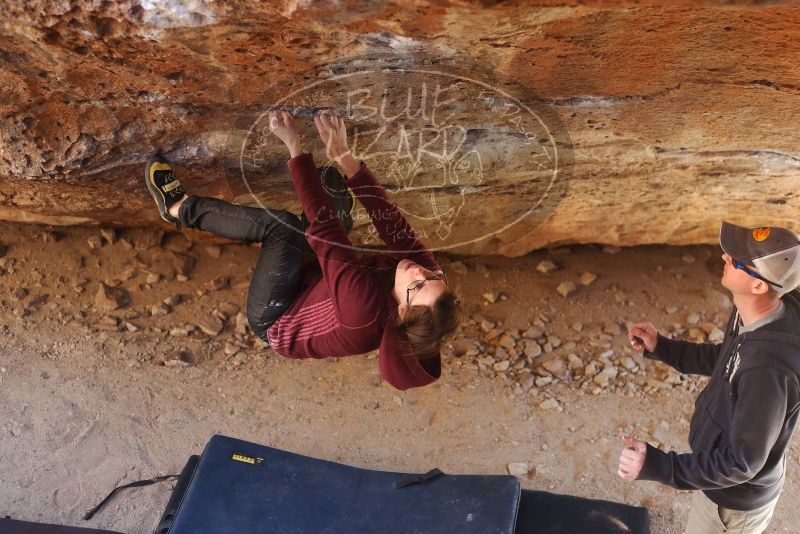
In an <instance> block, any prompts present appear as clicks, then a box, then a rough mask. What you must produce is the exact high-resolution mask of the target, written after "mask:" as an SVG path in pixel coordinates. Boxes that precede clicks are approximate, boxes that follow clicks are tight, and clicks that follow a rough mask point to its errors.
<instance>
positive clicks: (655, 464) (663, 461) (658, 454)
mask: <svg viewBox="0 0 800 534" xmlns="http://www.w3.org/2000/svg"><path fill="white" fill-rule="evenodd" d="M669 466H670V462H669V455H668V454H667V453H666V452H664V451H662V450H661V449H657V448H655V447H653V446H652V445H650V444H649V443H648V444H647V452H646V453H645V456H644V465H643V466H642V470H641V471H640V472H639V476H638V477H637V478H636V480H654V481H656V482H661V483H662V484H667V483H668V482H667V481H668V480H669Z"/></svg>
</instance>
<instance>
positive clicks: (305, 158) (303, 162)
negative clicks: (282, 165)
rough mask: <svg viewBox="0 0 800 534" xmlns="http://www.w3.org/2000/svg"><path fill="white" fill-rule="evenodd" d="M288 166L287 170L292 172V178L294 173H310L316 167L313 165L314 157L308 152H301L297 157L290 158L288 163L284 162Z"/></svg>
mask: <svg viewBox="0 0 800 534" xmlns="http://www.w3.org/2000/svg"><path fill="white" fill-rule="evenodd" d="M286 164H287V165H288V166H289V170H290V171H291V172H292V176H294V173H295V172H303V171H310V170H312V169H313V170H316V169H317V167H316V165H315V164H314V156H312V155H311V154H309V153H308V152H303V153H302V154H300V155H299V156H295V157H293V158H291V159H290V160H289V161H287V162H286Z"/></svg>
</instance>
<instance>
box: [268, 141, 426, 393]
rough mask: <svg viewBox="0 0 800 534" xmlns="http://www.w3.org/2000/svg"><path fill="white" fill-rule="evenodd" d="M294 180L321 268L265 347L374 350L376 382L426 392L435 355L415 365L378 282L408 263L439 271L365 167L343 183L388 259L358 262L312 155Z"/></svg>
mask: <svg viewBox="0 0 800 534" xmlns="http://www.w3.org/2000/svg"><path fill="white" fill-rule="evenodd" d="M289 170H290V171H291V173H292V181H293V182H294V187H295V189H296V190H297V194H298V196H299V197H300V202H301V204H302V205H303V211H304V212H305V214H306V217H307V218H308V220H309V223H310V224H309V226H308V228H307V229H306V239H307V241H308V243H309V245H310V246H311V248H312V249H313V250H314V252H316V254H317V259H318V262H311V263H309V265H307V266H306V268H305V269H304V270H303V274H302V281H301V283H300V292H299V294H298V296H297V297H296V298H295V300H294V302H293V303H292V305H291V306H290V307H289V308H288V309H287V310H286V312H284V314H283V315H281V317H280V318H279V319H278V320H277V321H276V322H275V323H274V324H273V325H272V326H271V327H270V328H269V330H267V338H268V339H269V344H270V346H271V347H272V348H273V349H274V350H275V351H276V352H277V353H278V354H280V355H282V356H287V357H289V358H327V357H330V356H350V355H354V354H364V353H366V352H370V351H372V350H375V349H379V351H378V367H379V370H380V373H381V376H382V377H383V378H384V379H385V380H386V381H387V382H389V383H390V384H391V385H392V386H394V387H396V388H397V389H408V388H413V387H419V386H425V385H428V384H430V383H432V382H434V381H435V380H436V379H438V378H439V376H440V374H441V360H440V358H439V356H437V357H436V358H432V359H430V360H426V362H425V366H424V367H423V365H422V364H420V361H419V359H418V358H417V357H416V355H415V354H414V351H413V350H412V348H411V346H410V343H409V342H408V340H407V339H406V338H405V336H403V334H402V333H401V332H400V331H399V330H398V329H397V328H396V327H395V326H394V325H395V323H396V321H397V318H398V317H397V305H398V302H397V300H396V299H395V298H394V296H393V295H392V293H391V290H390V289H389V288H387V287H386V286H385V285H384V283H382V281H381V279H380V277H379V276H378V271H379V270H380V269H391V270H394V269H395V268H396V267H397V264H398V262H399V261H400V260H401V259H403V258H408V259H409V260H411V261H414V262H416V263H418V264H420V265H422V266H423V267H425V268H427V269H430V270H431V271H435V272H441V268H440V267H439V265H437V264H436V261H435V260H434V258H433V254H431V253H430V252H429V251H428V250H427V249H426V248H425V246H424V245H423V244H422V243H421V242H420V240H419V239H418V238H417V235H416V233H415V232H414V230H413V229H412V228H411V227H410V226H409V224H408V223H407V222H406V220H405V219H404V218H403V215H402V214H401V213H400V210H398V209H397V207H396V206H395V205H394V204H392V203H391V202H390V201H389V199H388V195H387V194H386V190H385V189H384V188H383V186H381V185H380V184H379V183H378V181H377V180H376V179H375V176H374V175H373V174H372V172H370V170H369V169H368V168H367V166H366V165H365V164H364V163H363V162H362V163H361V169H360V170H359V171H358V172H357V173H356V174H355V175H353V176H351V177H350V178H349V179H348V180H347V184H348V186H349V187H350V189H351V190H352V191H353V193H354V194H355V196H356V198H358V200H359V201H360V202H361V204H362V205H363V206H364V208H365V209H366V210H367V212H368V214H369V217H370V219H371V220H372V223H373V225H374V226H375V228H376V229H377V230H378V233H379V235H380V236H381V239H383V241H384V242H385V243H386V245H387V246H388V248H389V250H390V251H395V252H394V253H393V254H391V255H388V254H378V255H369V256H364V257H359V256H358V255H357V254H356V252H355V250H354V249H353V245H352V243H351V242H350V240H349V239H348V237H347V234H346V233H345V230H344V228H343V227H342V225H341V223H340V222H339V219H338V218H337V217H336V215H335V214H334V212H333V209H332V207H331V202H330V198H329V197H328V194H327V193H326V192H325V191H324V189H323V187H322V182H321V180H320V175H319V171H318V170H317V168H316V166H315V165H314V160H313V158H312V157H311V155H310V154H301V155H300V156H297V157H296V158H292V159H290V160H289Z"/></svg>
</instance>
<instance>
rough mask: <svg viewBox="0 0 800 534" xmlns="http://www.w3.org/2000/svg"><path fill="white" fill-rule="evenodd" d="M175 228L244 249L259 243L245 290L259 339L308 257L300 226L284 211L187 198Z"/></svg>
mask: <svg viewBox="0 0 800 534" xmlns="http://www.w3.org/2000/svg"><path fill="white" fill-rule="evenodd" d="M178 218H179V219H180V221H181V224H182V225H184V226H187V227H189V228H197V229H200V230H205V231H207V232H211V233H212V234H215V235H218V236H220V237H226V238H228V239H234V240H237V241H244V242H246V243H261V256H260V257H259V258H258V263H257V264H256V268H255V271H253V278H252V279H251V280H250V288H249V289H248V292H247V320H248V322H249V323H250V328H252V329H253V331H254V332H255V333H256V334H257V335H258V337H260V338H261V339H263V340H265V341H266V339H267V329H268V328H269V327H270V326H271V325H272V323H274V322H275V321H277V320H278V318H279V317H280V316H281V315H282V314H283V312H285V311H286V309H287V308H288V307H289V305H290V304H291V303H292V301H293V300H294V299H295V297H296V296H297V293H298V290H299V287H300V270H301V268H302V266H303V261H304V260H305V259H307V258H309V257H310V256H312V255H313V252H312V251H311V248H310V247H309V246H308V243H306V239H305V234H304V233H303V232H304V230H305V226H306V225H307V223H306V222H305V220H303V221H302V222H301V220H300V218H299V217H297V215H294V214H293V213H289V212H288V211H284V210H270V209H262V208H253V207H249V206H239V205H236V204H231V203H229V202H225V201H224V200H220V199H217V198H211V197H199V196H196V195H191V196H189V198H187V199H186V200H185V201H184V203H183V204H182V205H181V207H180V209H179V211H178Z"/></svg>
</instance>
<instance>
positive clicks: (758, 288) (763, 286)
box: [750, 278, 769, 295]
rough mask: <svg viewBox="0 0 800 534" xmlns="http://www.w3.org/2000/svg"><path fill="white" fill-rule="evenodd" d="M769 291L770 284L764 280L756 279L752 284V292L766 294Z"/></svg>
mask: <svg viewBox="0 0 800 534" xmlns="http://www.w3.org/2000/svg"><path fill="white" fill-rule="evenodd" d="M768 291H769V284H768V283H766V282H765V281H763V280H759V279H757V278H756V279H754V280H753V285H752V286H750V292H751V293H753V294H754V295H764V294H766V293H767V292H768Z"/></svg>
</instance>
